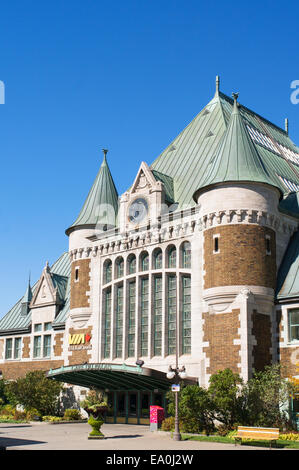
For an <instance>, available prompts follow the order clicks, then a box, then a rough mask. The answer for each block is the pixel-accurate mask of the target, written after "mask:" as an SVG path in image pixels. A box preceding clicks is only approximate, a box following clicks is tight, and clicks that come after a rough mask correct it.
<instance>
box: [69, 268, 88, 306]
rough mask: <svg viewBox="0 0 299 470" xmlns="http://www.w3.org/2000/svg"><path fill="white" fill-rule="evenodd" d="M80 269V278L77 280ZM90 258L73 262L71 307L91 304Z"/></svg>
mask: <svg viewBox="0 0 299 470" xmlns="http://www.w3.org/2000/svg"><path fill="white" fill-rule="evenodd" d="M76 269H78V280H76ZM89 291H90V260H89V259H81V260H77V261H75V262H73V263H72V269H71V309H73V308H84V307H89V306H90V303H89V302H90V295H89Z"/></svg>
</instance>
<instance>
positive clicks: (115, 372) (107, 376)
mask: <svg viewBox="0 0 299 470" xmlns="http://www.w3.org/2000/svg"><path fill="white" fill-rule="evenodd" d="M47 377H48V378H49V379H54V380H58V381H60V382H65V383H69V384H72V385H79V386H81V387H88V388H91V387H96V388H99V389H104V390H105V389H108V390H110V391H113V390H149V391H150V390H155V389H159V390H165V391H166V390H169V388H170V386H171V384H172V383H174V382H173V380H169V379H167V377H166V374H165V373H164V372H160V371H158V370H155V369H149V368H147V367H140V366H130V365H127V364H109V363H86V364H76V365H73V366H62V367H60V368H58V369H50V370H49V372H48V374H47ZM184 382H185V383H186V384H193V385H194V384H196V383H197V379H196V378H195V377H189V378H187V379H184Z"/></svg>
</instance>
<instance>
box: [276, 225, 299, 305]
mask: <svg viewBox="0 0 299 470" xmlns="http://www.w3.org/2000/svg"><path fill="white" fill-rule="evenodd" d="M276 296H277V299H278V300H283V299H291V298H293V297H298V296H299V232H295V233H294V235H293V237H292V238H291V240H290V243H289V246H288V248H287V250H286V253H285V255H284V257H283V260H282V263H281V265H280V268H279V271H278V275H277V295H276Z"/></svg>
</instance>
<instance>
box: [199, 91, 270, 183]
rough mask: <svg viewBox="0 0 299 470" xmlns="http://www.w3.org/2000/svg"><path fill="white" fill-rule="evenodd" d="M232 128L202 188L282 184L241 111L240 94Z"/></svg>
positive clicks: (209, 169)
mask: <svg viewBox="0 0 299 470" xmlns="http://www.w3.org/2000/svg"><path fill="white" fill-rule="evenodd" d="M234 97H235V99H234V107H233V111H232V113H231V116H230V120H229V123H228V127H227V129H226V131H225V133H224V135H223V137H222V139H221V141H220V145H219V147H218V149H217V152H216V154H215V156H214V157H213V158H212V159H211V160H210V162H209V165H208V167H207V174H206V175H204V177H203V179H202V180H201V181H200V184H199V185H200V188H201V189H202V188H205V187H207V186H210V185H213V184H216V183H222V182H235V181H236V182H239V181H250V182H256V183H265V184H270V185H272V186H275V187H278V183H277V182H276V181H274V180H273V179H272V177H271V176H270V174H269V173H268V171H267V170H266V168H265V166H264V164H263V162H262V160H261V158H260V156H259V154H258V152H257V149H256V147H255V145H254V143H253V141H252V138H251V137H250V135H249V132H248V130H247V127H246V125H245V124H244V121H243V118H242V116H241V114H240V112H239V108H238V104H237V95H236V94H235V95H234Z"/></svg>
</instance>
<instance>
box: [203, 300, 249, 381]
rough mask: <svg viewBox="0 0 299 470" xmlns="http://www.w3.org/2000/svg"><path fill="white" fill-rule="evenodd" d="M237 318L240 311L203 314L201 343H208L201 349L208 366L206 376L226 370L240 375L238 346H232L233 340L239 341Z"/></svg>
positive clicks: (238, 321)
mask: <svg viewBox="0 0 299 470" xmlns="http://www.w3.org/2000/svg"><path fill="white" fill-rule="evenodd" d="M239 316H240V310H238V309H236V310H233V311H232V312H229V313H217V314H211V313H203V319H204V326H203V330H204V338H203V341H204V342H208V343H209V345H208V346H206V347H204V348H203V350H204V352H205V354H206V358H207V359H208V360H209V364H210V365H209V367H208V368H207V371H206V372H207V373H208V374H214V373H216V372H218V370H223V369H226V368H230V369H231V370H232V371H233V372H236V373H240V367H239V363H240V361H241V358H240V345H236V344H234V342H235V340H240V335H239V334H238V329H239V328H240V319H239Z"/></svg>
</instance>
